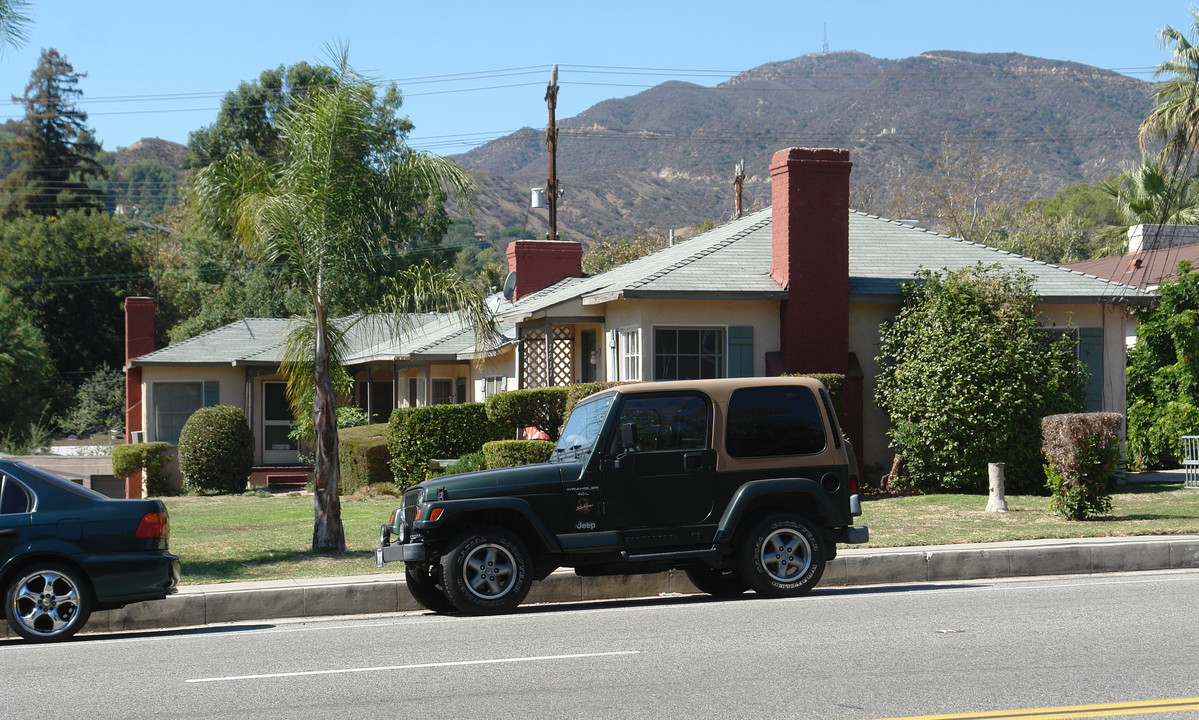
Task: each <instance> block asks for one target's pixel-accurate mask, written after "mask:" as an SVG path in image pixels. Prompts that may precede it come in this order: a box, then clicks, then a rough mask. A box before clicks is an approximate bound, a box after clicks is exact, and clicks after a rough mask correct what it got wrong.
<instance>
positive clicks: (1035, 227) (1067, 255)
mask: <svg viewBox="0 0 1199 720" xmlns="http://www.w3.org/2000/svg"><path fill="white" fill-rule="evenodd" d="M987 222H988V223H990V224H992V225H994V226H995V229H994V231H993V232H992V233H991V237H990V238H989V239H988V241H987V245H989V246H990V247H993V248H999V249H1000V250H1007V251H1008V252H1013V253H1017V254H1019V255H1024V256H1025V257H1030V258H1035V259H1037V260H1043V261H1045V262H1051V263H1065V262H1074V261H1077V260H1086V259H1088V258H1090V257H1091V252H1092V236H1091V233H1090V232H1088V230H1089V229H1090V228H1089V227H1088V226H1087V225H1086V223H1084V222H1083V221H1082V220H1080V219H1079V218H1077V217H1076V216H1074V215H1072V214H1068V215H1065V216H1062V217H1055V216H1052V215H1048V214H1045V213H1043V212H1041V211H1040V210H1039V209H1038V208H1037V207H1036V206H1028V205H1025V206H1024V207H1022V208H1020V209H1018V210H1012V209H1011V208H992V209H991V210H990V211H989V212H988V218H987Z"/></svg>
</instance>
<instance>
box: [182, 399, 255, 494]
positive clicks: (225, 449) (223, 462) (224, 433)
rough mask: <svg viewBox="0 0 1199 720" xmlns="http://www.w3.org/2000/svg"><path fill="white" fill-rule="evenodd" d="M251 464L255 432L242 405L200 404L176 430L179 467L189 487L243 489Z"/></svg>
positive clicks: (213, 489)
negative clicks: (203, 405) (247, 420)
mask: <svg viewBox="0 0 1199 720" xmlns="http://www.w3.org/2000/svg"><path fill="white" fill-rule="evenodd" d="M253 467H254V436H253V435H251V434H250V427H249V425H248V424H247V423H246V414H245V413H244V412H242V410H241V408H237V407H232V406H229V405H213V406H211V407H206V408H200V409H199V410H197V411H195V412H194V413H192V415H191V417H189V418H188V419H187V422H186V423H184V424H183V429H182V430H180V431H179V471H180V472H182V473H183V480H184V482H185V483H186V484H187V486H188V487H191V488H195V489H197V490H207V491H210V492H217V493H240V492H245V490H246V483H247V481H248V479H249V477H250V470H251V469H252V468H253Z"/></svg>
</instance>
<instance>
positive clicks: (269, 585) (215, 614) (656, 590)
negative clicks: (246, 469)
mask: <svg viewBox="0 0 1199 720" xmlns="http://www.w3.org/2000/svg"><path fill="white" fill-rule="evenodd" d="M1195 568H1199V535H1151V536H1144V537H1120V538H1087V539H1075V540H1023V541H1016V542H998V543H974V544H963V545H941V546H926V547H907V548H865V549H863V548H851V549H842V550H840V551H839V553H838V555H837V558H836V559H835V560H833V561H832V562H830V563H829V564H828V567H827V568H826V569H825V572H824V577H823V578H822V579H821V581H820V584H819V585H818V586H817V592H819V590H820V588H828V587H852V586H859V585H900V584H906V583H925V582H953V581H961V580H977V579H983V578H1017V577H1030V576H1037V575H1072V574H1091V573H1109V572H1127V571H1142V570H1183V569H1195ZM696 592H698V591H697V590H696V589H695V587H694V586H693V585H692V584H691V583H690V582H689V581H688V580H687V576H686V575H685V574H684V573H682V572H677V571H674V572H665V573H656V574H652V575H615V576H606V577H579V576H577V575H575V574H574V572H573V571H572V570H559V571H557V572H555V573H554V574H552V575H550V576H549V577H548V578H546V579H545V580H543V581H541V582H538V583H534V585H533V588H532V590H531V591H530V592H529V597H528V599H527V600H526V601H525V602H526V604H533V603H565V602H588V601H598V600H617V599H626V598H644V597H657V596H661V595H687V594H693V593H696ZM421 609H422V608H421V607H420V606H419V605H417V604H416V602H415V601H414V600H413V599H412V596H411V595H409V594H408V590H407V587H406V585H405V583H404V576H403V574H402V573H387V574H378V575H362V576H355V577H336V578H317V579H311V580H272V581H265V582H245V583H226V584H217V585H185V586H183V587H181V588H180V589H179V593H178V594H176V595H172V596H171V597H169V598H167V599H166V600H159V601H154V602H144V603H136V604H133V605H129V606H127V607H125V608H122V609H120V610H110V611H105V612H98V613H94V614H93V615H92V618H91V620H90V621H89V622H88V624H87V627H86V628H85V632H88V633H102V632H130V631H143V630H158V629H164V628H186V627H198V626H205V625H214V624H220V623H233V622H245V621H255V620H264V621H270V620H276V619H282V618H302V617H322V616H331V615H353V614H370V613H390V612H411V611H419V610H421ZM3 633H4V634H3V635H0V637H4V638H10V637H16V636H15V634H12V633H11V631H10V630H9V629H8V627H7V625H6V626H4V630H3Z"/></svg>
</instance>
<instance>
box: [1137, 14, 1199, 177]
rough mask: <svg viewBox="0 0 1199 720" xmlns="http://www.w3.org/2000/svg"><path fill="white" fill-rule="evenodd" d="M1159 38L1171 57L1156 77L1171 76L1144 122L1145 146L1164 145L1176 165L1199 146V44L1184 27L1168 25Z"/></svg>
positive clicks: (1197, 23)
mask: <svg viewBox="0 0 1199 720" xmlns="http://www.w3.org/2000/svg"><path fill="white" fill-rule="evenodd" d="M1190 30H1191V36H1192V37H1195V36H1199V10H1197V9H1192V10H1191V28H1190ZM1159 40H1160V42H1161V45H1162V47H1163V48H1164V49H1167V50H1170V51H1171V57H1170V59H1169V60H1167V61H1166V62H1164V63H1162V64H1161V65H1158V66H1157V69H1156V70H1155V71H1154V73H1153V77H1154V78H1163V77H1164V78H1167V79H1166V81H1165V82H1163V83H1161V84H1160V85H1158V87H1157V90H1156V92H1155V93H1154V97H1155V99H1156V101H1157V105H1156V106H1155V107H1154V108H1153V110H1152V111H1151V112H1150V113H1149V115H1148V117H1146V118H1145V120H1144V121H1143V122H1142V123H1141V130H1140V141H1141V147H1142V149H1149V148H1150V147H1151V146H1155V145H1157V144H1158V143H1160V144H1161V146H1160V148H1161V152H1162V155H1163V157H1167V158H1174V159H1175V164H1176V165H1177V164H1178V161H1180V160H1182V159H1183V158H1189V157H1190V153H1191V152H1192V151H1193V150H1195V149H1196V147H1199V47H1197V46H1196V45H1195V44H1194V43H1193V42H1192V41H1191V39H1190V38H1188V37H1187V36H1186V34H1185V33H1183V32H1182V31H1181V30H1178V29H1177V28H1175V27H1173V26H1171V25H1167V26H1166V27H1165V29H1163V30H1162V31H1161V34H1160V35H1159Z"/></svg>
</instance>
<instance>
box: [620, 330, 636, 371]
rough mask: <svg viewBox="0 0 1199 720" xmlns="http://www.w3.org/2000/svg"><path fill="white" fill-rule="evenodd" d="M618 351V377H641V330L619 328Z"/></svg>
mask: <svg viewBox="0 0 1199 720" xmlns="http://www.w3.org/2000/svg"><path fill="white" fill-rule="evenodd" d="M619 337H620V339H619V347H618V351H619V353H620V379H621V380H640V379H641V331H640V330H639V329H636V328H634V329H632V330H621V331H620V336H619Z"/></svg>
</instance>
